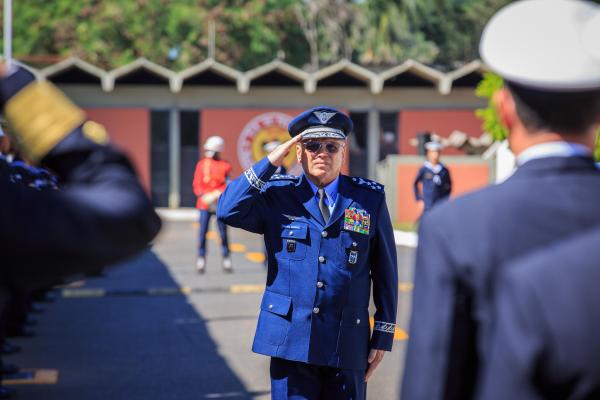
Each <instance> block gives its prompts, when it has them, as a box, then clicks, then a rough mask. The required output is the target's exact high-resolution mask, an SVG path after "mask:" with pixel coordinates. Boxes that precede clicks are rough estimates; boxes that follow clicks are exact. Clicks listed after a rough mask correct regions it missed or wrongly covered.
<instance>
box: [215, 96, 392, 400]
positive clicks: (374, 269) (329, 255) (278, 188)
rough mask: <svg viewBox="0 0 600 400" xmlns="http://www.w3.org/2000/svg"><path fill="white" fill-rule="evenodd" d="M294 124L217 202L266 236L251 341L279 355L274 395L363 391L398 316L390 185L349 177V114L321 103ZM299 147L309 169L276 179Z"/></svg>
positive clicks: (220, 212)
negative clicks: (262, 287) (262, 285)
mask: <svg viewBox="0 0 600 400" xmlns="http://www.w3.org/2000/svg"><path fill="white" fill-rule="evenodd" d="M288 130H289V133H290V135H291V136H292V139H291V140H289V141H287V142H286V143H284V144H282V145H280V146H279V147H278V148H277V149H275V150H274V151H273V152H272V153H270V154H269V155H268V157H265V158H264V159H262V160H261V161H259V162H258V163H256V164H255V165H254V166H253V167H252V168H250V169H248V170H247V171H245V172H244V173H243V174H242V175H241V176H240V177H238V178H237V179H235V180H234V181H233V182H232V183H231V184H230V185H229V186H228V187H227V189H226V190H225V193H223V195H222V196H221V199H220V200H219V206H218V209H217V216H218V217H219V218H220V219H222V220H223V221H224V222H226V223H227V224H230V225H233V226H237V227H240V228H242V229H246V230H248V231H250V232H255V233H258V234H262V235H264V240H265V245H266V247H267V253H268V257H269V259H268V272H267V287H266V291H265V294H264V296H263V300H262V304H261V307H260V308H261V310H260V315H259V318H258V327H257V329H256V335H255V337H254V344H253V346H252V349H253V351H254V352H256V353H260V354H265V355H268V356H271V357H272V358H271V368H270V373H271V390H272V397H273V399H276V400H279V399H288V398H294V399H355V400H361V399H365V396H366V383H365V382H366V381H367V380H368V379H369V377H370V376H371V374H372V373H373V371H374V370H375V368H376V367H377V366H378V365H379V363H380V362H381V359H382V358H383V355H384V352H385V351H390V350H391V348H392V341H393V338H394V327H395V322H396V304H397V298H398V293H397V291H398V275H397V267H396V248H395V244H394V234H393V230H392V225H391V222H390V216H389V214H388V210H387V207H386V203H385V196H384V192H383V187H382V186H381V185H379V184H378V183H376V182H372V181H369V180H365V179H362V178H351V177H348V176H345V175H341V173H340V172H341V168H342V165H343V161H344V150H345V146H346V136H347V135H348V134H349V133H350V132H351V131H352V121H351V120H350V118H348V116H346V115H345V114H343V113H341V112H339V111H338V110H335V109H332V108H329V107H317V108H313V109H310V110H307V111H305V112H303V113H302V114H300V115H298V116H297V117H296V118H294V119H293V120H292V122H290V124H289V126H288ZM294 145H295V146H296V154H297V157H298V161H299V162H300V163H301V164H302V168H303V170H304V174H303V175H301V176H299V177H295V176H287V175H277V176H275V177H273V179H271V180H269V179H270V178H271V177H272V176H273V173H274V171H275V170H276V169H277V167H279V166H280V165H281V164H282V162H283V160H284V158H285V157H286V156H287V155H288V153H289V152H290V151H291V149H292V147H294ZM371 282H372V283H373V297H374V302H375V306H376V309H377V310H376V312H375V326H374V331H373V335H372V336H371V335H370V328H369V309H368V307H369V298H370V291H371ZM369 336H371V337H369ZM365 371H366V372H365Z"/></svg>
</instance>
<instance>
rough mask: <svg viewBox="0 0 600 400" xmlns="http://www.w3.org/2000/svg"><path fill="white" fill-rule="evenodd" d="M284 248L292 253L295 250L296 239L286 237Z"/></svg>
mask: <svg viewBox="0 0 600 400" xmlns="http://www.w3.org/2000/svg"><path fill="white" fill-rule="evenodd" d="M285 245H286V249H287V252H288V253H294V252H295V251H296V241H295V240H291V239H288V240H286V244H285Z"/></svg>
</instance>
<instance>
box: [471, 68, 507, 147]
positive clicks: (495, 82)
mask: <svg viewBox="0 0 600 400" xmlns="http://www.w3.org/2000/svg"><path fill="white" fill-rule="evenodd" d="M502 86H504V81H503V80H502V78H501V77H500V76H498V75H496V74H493V73H491V72H487V73H485V74H484V77H483V80H482V81H481V82H479V84H478V85H477V88H476V89H475V95H477V97H481V98H484V99H487V101H488V104H487V107H486V108H481V109H478V110H475V115H476V116H477V117H478V118H480V119H481V120H482V125H481V127H482V129H483V131H484V132H487V133H489V134H490V135H491V136H492V137H493V138H494V140H499V141H502V140H504V139H506V138H507V136H508V131H507V130H506V128H505V127H504V126H503V125H502V123H501V122H500V117H499V116H498V111H497V109H496V106H495V105H494V101H493V96H494V93H496V91H498V90H500V89H501V88H502Z"/></svg>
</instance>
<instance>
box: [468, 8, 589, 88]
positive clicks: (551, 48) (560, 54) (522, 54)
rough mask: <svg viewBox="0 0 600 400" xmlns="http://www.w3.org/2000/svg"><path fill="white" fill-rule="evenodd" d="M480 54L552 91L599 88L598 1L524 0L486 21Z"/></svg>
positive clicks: (498, 68) (504, 71)
mask: <svg viewBox="0 0 600 400" xmlns="http://www.w3.org/2000/svg"><path fill="white" fill-rule="evenodd" d="M479 52H480V54H481V58H482V59H483V61H484V62H485V63H486V64H487V66H488V67H489V68H491V69H492V70H493V71H495V72H496V73H498V74H500V75H501V76H502V77H503V78H505V79H507V80H509V81H512V82H514V83H517V84H521V85H523V86H527V87H531V88H535V89H542V90H548V91H579V90H589V89H595V88H600V5H597V4H594V3H591V2H589V1H582V0H522V1H518V2H516V3H512V4H509V5H508V6H506V7H504V8H502V9H501V10H500V11H498V12H497V13H496V14H495V15H494V16H493V17H492V18H491V19H490V21H489V22H488V24H487V25H486V27H485V29H484V31H483V35H482V37H481V42H480V45H479Z"/></svg>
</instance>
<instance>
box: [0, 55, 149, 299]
mask: <svg viewBox="0 0 600 400" xmlns="http://www.w3.org/2000/svg"><path fill="white" fill-rule="evenodd" d="M0 76H2V79H0V107H1V109H2V110H3V113H4V116H5V118H6V120H7V121H8V123H9V125H10V126H11V131H10V134H11V135H13V136H14V138H15V139H16V141H17V142H18V143H19V148H20V150H21V151H22V152H23V154H24V155H25V156H26V158H27V159H28V160H30V161H31V162H32V163H34V164H39V165H42V166H44V167H46V168H48V169H50V170H51V171H53V172H54V173H55V174H56V175H57V176H58V177H59V178H60V180H61V181H62V182H64V184H65V188H64V190H62V191H54V190H49V191H48V190H46V191H38V190H32V189H31V188H28V187H21V186H20V185H15V184H13V183H12V182H11V181H10V177H9V173H8V172H7V169H5V168H2V169H1V170H0V192H1V193H2V196H1V197H0V210H1V214H0V220H1V223H0V243H1V247H2V266H1V267H0V282H1V283H2V285H5V286H11V287H25V288H31V287H39V286H43V285H44V284H48V283H50V284H53V283H54V282H56V280H57V279H58V278H60V277H64V276H68V275H71V274H74V273H79V272H85V271H88V270H94V269H97V268H98V267H100V266H103V265H107V264H111V263H114V262H116V261H119V260H122V259H124V258H126V257H130V256H133V255H134V254H136V253H138V252H139V251H141V250H143V249H144V248H145V247H146V246H147V244H148V243H149V242H150V241H151V240H152V239H153V238H154V236H155V235H156V234H157V233H158V231H159V229H160V219H159V218H158V216H157V215H156V213H155V212H154V209H153V207H152V204H151V203H150V201H149V199H148V197H147V196H146V194H145V193H144V190H143V189H142V187H141V186H140V184H139V182H138V180H137V178H136V176H135V173H134V171H133V168H132V166H131V164H130V163H129V161H128V160H127V159H126V158H125V156H123V155H122V154H121V153H120V152H118V151H117V150H115V149H114V148H112V147H110V146H108V145H107V142H108V136H107V134H106V132H105V131H104V129H103V128H102V127H101V126H100V125H98V124H95V123H93V122H90V121H88V122H86V120H85V117H84V114H83V112H82V110H80V109H79V108H77V107H76V106H75V105H74V104H72V103H71V102H70V101H69V100H68V99H67V98H66V97H65V96H64V95H63V94H62V93H61V92H60V91H59V90H57V89H56V88H55V87H54V86H52V85H51V84H50V83H48V82H37V81H35V79H34V77H33V75H31V74H30V73H29V72H27V71H25V70H23V69H15V70H11V71H7V70H6V68H5V67H4V66H2V67H1V71H0Z"/></svg>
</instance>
